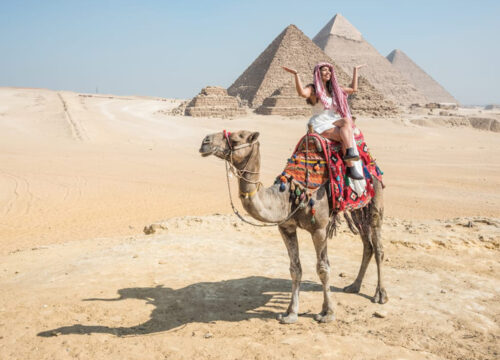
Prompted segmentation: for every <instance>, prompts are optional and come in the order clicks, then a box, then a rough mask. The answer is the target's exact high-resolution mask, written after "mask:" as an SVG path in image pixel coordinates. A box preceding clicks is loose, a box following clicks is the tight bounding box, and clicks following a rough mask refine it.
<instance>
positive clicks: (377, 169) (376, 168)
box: [375, 165, 384, 175]
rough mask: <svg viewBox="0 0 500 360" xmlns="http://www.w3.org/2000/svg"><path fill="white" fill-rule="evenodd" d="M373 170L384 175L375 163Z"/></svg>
mask: <svg viewBox="0 0 500 360" xmlns="http://www.w3.org/2000/svg"><path fill="white" fill-rule="evenodd" d="M375 170H376V171H377V175H384V172H383V171H382V170H380V168H379V167H378V165H375Z"/></svg>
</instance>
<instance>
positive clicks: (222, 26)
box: [0, 0, 500, 104]
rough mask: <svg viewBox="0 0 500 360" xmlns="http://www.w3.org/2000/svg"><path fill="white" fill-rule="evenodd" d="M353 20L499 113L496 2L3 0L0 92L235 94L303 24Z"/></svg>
mask: <svg viewBox="0 0 500 360" xmlns="http://www.w3.org/2000/svg"><path fill="white" fill-rule="evenodd" d="M338 12H339V13H341V14H342V15H344V16H345V17H346V18H347V19H348V20H349V21H350V22H351V23H352V24H353V25H354V26H355V27H356V28H357V29H358V30H359V31H361V33H362V34H363V36H364V38H365V39H366V40H367V41H368V42H370V43H371V44H372V45H373V46H374V47H375V48H376V49H377V50H378V51H379V52H380V53H381V54H382V55H383V56H386V55H387V54H388V53H389V52H391V51H392V50H393V49H395V48H398V49H401V50H403V51H404V52H405V53H406V54H407V55H408V56H409V57H410V58H411V59H412V60H413V61H414V62H415V63H417V64H418V65H419V66H420V67H422V68H423V69H424V70H425V71H426V72H427V73H428V74H430V75H431V76H432V77H433V78H434V79H436V80H437V81H438V82H439V83H441V84H442V85H443V86H444V87H445V88H446V89H447V90H448V91H449V92H450V93H451V94H452V95H454V96H455V97H456V98H457V99H458V100H459V101H460V102H462V103H463V104H490V103H497V104H500V72H499V69H498V67H499V66H500V45H499V44H500V39H499V37H500V21H499V20H500V1H498V0H477V1H470V0H469V1H462V0H453V1H448V0H434V1H427V0H420V1H402V0H399V1H397V0H385V1H384V0H378V1H358V0H343V1H334V0H330V1H322V0H317V1H314V2H309V1H305V0H302V1H295V0H283V1H281V0H276V1H274V0H263V1H262V0H253V1H236V0H232V1H229V0H228V1H226V0H213V1H210V0H205V1H203V0H199V1H195V0H184V1H179V0H177V1H175V0H172V1H170V0H164V1H152V0H143V1H128V0H122V1H113V0H101V1H93V0H85V1H76V0H44V1H23V0H17V1H14V0H12V1H9V0H0V86H21V87H43V88H49V89H54V90H72V91H77V92H95V91H96V88H98V90H99V92H100V93H111V94H118V95H151V96H161V97H169V98H188V97H192V96H194V95H196V94H197V93H198V92H199V91H200V89H201V88H202V87H204V86H206V85H220V86H224V87H229V86H230V85H231V84H232V82H233V81H234V80H236V78H237V77H238V76H239V75H240V74H241V73H242V72H243V71H244V70H245V69H246V68H247V67H248V66H249V65H250V64H251V62H252V61H253V60H254V59H255V58H256V57H257V56H258V55H259V54H260V53H261V52H262V51H263V50H264V49H265V48H266V47H267V45H269V43H270V42H271V41H272V40H273V39H274V38H275V37H276V36H277V35H278V34H279V33H280V32H281V31H282V30H283V29H284V28H285V27H286V26H288V25H290V24H295V25H297V26H298V27H299V29H301V30H302V31H303V32H304V33H305V34H306V35H307V36H309V37H310V38H312V37H314V35H316V34H317V33H318V31H319V30H320V29H321V28H322V27H323V26H324V25H325V24H326V23H327V22H328V21H329V20H330V19H331V18H332V17H333V16H334V15H335V14H336V13H338Z"/></svg>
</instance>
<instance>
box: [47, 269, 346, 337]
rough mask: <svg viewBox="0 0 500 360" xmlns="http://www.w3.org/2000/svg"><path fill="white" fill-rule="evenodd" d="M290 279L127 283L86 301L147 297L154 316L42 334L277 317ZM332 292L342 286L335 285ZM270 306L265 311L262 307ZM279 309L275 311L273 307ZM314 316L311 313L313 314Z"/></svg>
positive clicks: (305, 286) (315, 287) (129, 331)
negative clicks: (129, 323) (151, 284)
mask: <svg viewBox="0 0 500 360" xmlns="http://www.w3.org/2000/svg"><path fill="white" fill-rule="evenodd" d="M290 289H291V281H290V280H284V279H272V278H267V277H259V276H252V277H247V278H243V279H234V280H227V281H219V282H201V283H196V284H192V285H189V286H186V287H184V288H181V289H177V290H174V289H171V288H167V287H163V285H159V286H156V287H144V288H125V289H120V290H118V295H119V296H118V297H117V298H113V299H99V298H90V299H84V300H83V301H120V300H125V299H138V300H144V301H146V302H147V304H151V305H153V306H155V309H154V310H153V311H152V312H151V318H150V319H149V320H148V321H146V322H144V323H142V324H138V325H135V326H132V327H109V326H102V325H81V324H75V325H71V326H63V327H60V328H56V329H52V330H48V331H43V332H40V333H38V336H42V337H49V336H57V335H67V334H92V333H104V334H112V335H116V336H131V335H145V334H151V333H157V332H162V331H168V330H171V329H174V328H178V327H180V326H182V325H185V324H189V323H191V322H202V323H209V322H211V321H241V320H247V319H251V318H275V317H276V315H277V314H278V313H279V312H281V311H283V310H285V309H286V308H287V306H288V303H289V300H290ZM321 290H322V289H321V286H320V285H319V284H316V283H312V282H307V281H304V282H302V284H301V291H318V292H319V293H318V295H320V292H321ZM332 291H334V292H338V291H342V290H341V289H339V288H335V287H332ZM264 306H265V307H266V308H267V309H266V310H263V309H259V308H261V307H264ZM269 309H275V311H272V310H269ZM311 316H312V315H311Z"/></svg>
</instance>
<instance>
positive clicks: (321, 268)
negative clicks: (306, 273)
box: [316, 261, 330, 280]
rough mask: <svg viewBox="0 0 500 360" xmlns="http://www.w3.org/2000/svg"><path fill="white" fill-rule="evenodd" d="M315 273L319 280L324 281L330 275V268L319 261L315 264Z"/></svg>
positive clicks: (325, 263) (324, 262)
mask: <svg viewBox="0 0 500 360" xmlns="http://www.w3.org/2000/svg"><path fill="white" fill-rule="evenodd" d="M316 272H317V273H318V276H319V278H320V279H322V280H323V279H324V278H326V277H328V276H329V275H330V266H329V265H328V263H327V262H326V261H320V262H318V263H317V264H316Z"/></svg>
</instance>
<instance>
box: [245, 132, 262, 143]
mask: <svg viewBox="0 0 500 360" xmlns="http://www.w3.org/2000/svg"><path fill="white" fill-rule="evenodd" d="M259 135H260V133H259V132H258V131H256V132H254V133H252V135H250V136H249V137H248V142H254V141H256V140H257V139H258V138H259Z"/></svg>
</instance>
